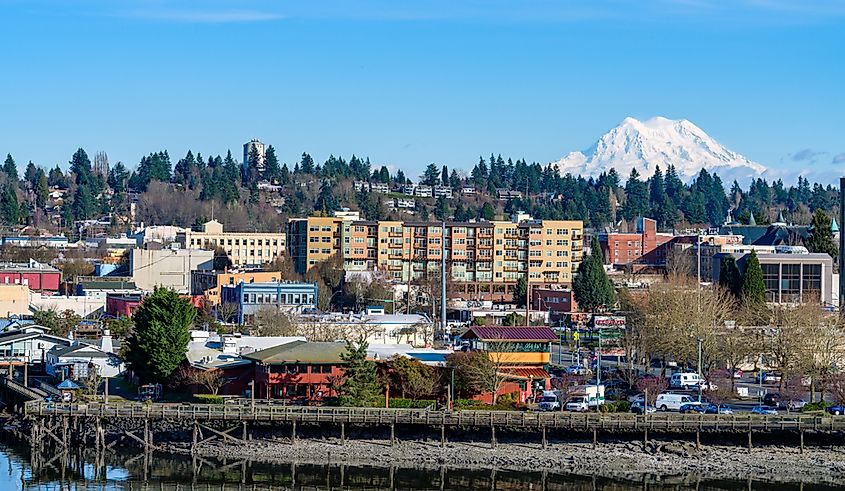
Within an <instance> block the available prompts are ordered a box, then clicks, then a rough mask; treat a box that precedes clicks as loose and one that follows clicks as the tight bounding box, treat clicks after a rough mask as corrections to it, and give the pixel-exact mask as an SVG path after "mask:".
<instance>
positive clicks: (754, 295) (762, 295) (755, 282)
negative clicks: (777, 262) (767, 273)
mask: <svg viewBox="0 0 845 491" xmlns="http://www.w3.org/2000/svg"><path fill="white" fill-rule="evenodd" d="M740 299H741V300H742V303H743V304H744V305H746V306H750V307H755V306H757V307H759V306H764V307H765V305H766V284H765V283H764V282H763V268H762V267H760V260H759V259H757V252H755V251H751V253H750V254H749V255H748V259H747V260H746V261H745V274H743V276H742V288H741V289H740Z"/></svg>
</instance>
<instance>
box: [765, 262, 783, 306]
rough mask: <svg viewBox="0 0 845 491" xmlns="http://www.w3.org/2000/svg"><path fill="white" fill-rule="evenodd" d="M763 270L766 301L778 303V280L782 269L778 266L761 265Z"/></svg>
mask: <svg viewBox="0 0 845 491" xmlns="http://www.w3.org/2000/svg"><path fill="white" fill-rule="evenodd" d="M760 267H761V269H762V270H763V284H764V285H765V286H766V300H767V301H769V302H777V301H778V300H779V299H778V279H779V276H780V267H779V266H778V265H777V264H761V265H760Z"/></svg>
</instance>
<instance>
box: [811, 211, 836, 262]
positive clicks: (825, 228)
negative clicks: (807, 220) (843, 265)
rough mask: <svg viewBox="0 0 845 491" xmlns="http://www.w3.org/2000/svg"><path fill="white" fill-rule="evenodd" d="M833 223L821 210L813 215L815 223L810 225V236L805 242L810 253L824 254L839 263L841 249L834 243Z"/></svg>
mask: <svg viewBox="0 0 845 491" xmlns="http://www.w3.org/2000/svg"><path fill="white" fill-rule="evenodd" d="M832 227H833V221H832V220H831V218H830V216H829V215H828V214H827V213H825V212H824V210H822V209H821V208H819V209H817V210H816V212H815V213H813V221H812V223H811V224H810V235H809V237H807V239H806V240H805V241H804V242H805V245H806V246H807V249H808V250H809V251H810V252H823V253H826V254H827V255H829V256H830V257H832V258H833V259H834V262H837V258H838V256H839V248H838V247H837V245H836V243H835V242H834V241H833V229H832Z"/></svg>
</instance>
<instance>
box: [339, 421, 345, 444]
mask: <svg viewBox="0 0 845 491" xmlns="http://www.w3.org/2000/svg"><path fill="white" fill-rule="evenodd" d="M340 444H341V445H346V423H344V422H342V421H341V423H340Z"/></svg>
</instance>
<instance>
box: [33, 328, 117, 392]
mask: <svg viewBox="0 0 845 491" xmlns="http://www.w3.org/2000/svg"><path fill="white" fill-rule="evenodd" d="M94 367H96V370H97V375H99V376H101V377H105V378H112V377H117V376H118V375H120V374H121V373H123V371H124V370H125V368H126V367H125V366H124V364H123V360H121V359H120V357H118V356H117V355H116V354H115V353H114V345H113V344H112V337H111V334H110V333H109V330H108V329H106V330H105V331H103V337H102V338H101V339H100V341H99V343H96V344H95V343H87V342H84V341H73V342H72V343H71V344H70V345H69V346H63V347H59V346H57V347H54V348H53V349H51V350H50V351H48V352H47V364H46V369H47V373H49V374H50V375H53V376H54V377H57V378H69V379H71V380H79V379H81V378H84V377H86V376H88V372H89V370H91V369H92V368H94Z"/></svg>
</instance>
